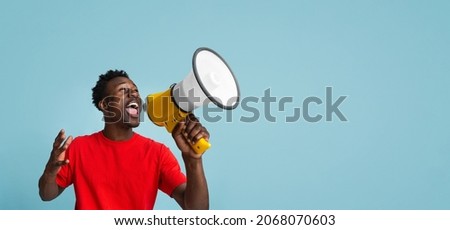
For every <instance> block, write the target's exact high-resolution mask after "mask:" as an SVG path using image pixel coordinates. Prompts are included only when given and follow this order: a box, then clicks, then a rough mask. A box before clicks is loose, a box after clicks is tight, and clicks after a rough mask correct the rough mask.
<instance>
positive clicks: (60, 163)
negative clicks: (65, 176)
mask: <svg viewBox="0 0 450 230" xmlns="http://www.w3.org/2000/svg"><path fill="white" fill-rule="evenodd" d="M66 164H69V159H65V160H62V161H57V162H56V163H55V165H56V166H58V167H60V166H63V165H66Z"/></svg>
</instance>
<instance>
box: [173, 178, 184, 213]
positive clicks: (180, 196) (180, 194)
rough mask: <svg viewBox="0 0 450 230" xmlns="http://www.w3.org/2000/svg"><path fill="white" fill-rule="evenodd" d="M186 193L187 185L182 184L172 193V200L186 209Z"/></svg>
mask: <svg viewBox="0 0 450 230" xmlns="http://www.w3.org/2000/svg"><path fill="white" fill-rule="evenodd" d="M185 191H186V183H183V184H180V185H179V186H178V187H176V188H175V189H174V190H173V192H172V198H173V199H175V201H176V202H177V203H178V205H180V207H181V208H182V209H184V192H185Z"/></svg>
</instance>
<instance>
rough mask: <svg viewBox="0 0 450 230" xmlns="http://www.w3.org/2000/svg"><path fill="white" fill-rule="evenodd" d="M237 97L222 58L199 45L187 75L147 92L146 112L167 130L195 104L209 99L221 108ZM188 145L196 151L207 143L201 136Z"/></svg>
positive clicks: (233, 103) (230, 105) (235, 101)
mask: <svg viewBox="0 0 450 230" xmlns="http://www.w3.org/2000/svg"><path fill="white" fill-rule="evenodd" d="M239 97H240V92H239V86H238V83H237V81H236V79H235V77H234V75H233V73H232V71H231V69H230V68H229V67H228V65H227V63H226V62H225V60H223V59H222V57H221V56H220V55H219V54H217V53H216V52H215V51H213V50H211V49H209V48H204V47H202V48H199V49H197V50H196V51H195V53H194V56H193V58H192V70H191V71H190V73H189V74H188V75H187V77H185V78H184V79H183V80H182V81H181V82H179V83H177V84H173V85H172V86H171V87H170V88H169V89H168V90H166V91H164V92H159V93H155V94H150V95H148V96H147V103H146V106H147V115H148V117H149V118H150V120H151V121H152V122H153V123H154V124H156V125H158V126H165V127H166V129H167V131H168V132H170V133H171V132H172V130H173V128H174V127H175V125H176V124H177V123H178V122H180V121H183V120H184V119H185V118H186V117H187V116H188V115H189V113H191V112H192V111H193V110H195V109H196V108H199V107H201V106H205V105H207V104H208V103H211V102H212V103H214V104H215V105H217V106H218V107H220V108H223V109H227V110H230V109H234V108H236V107H237V105H238V104H239ZM191 146H192V148H193V149H194V151H195V152H196V153H197V154H203V153H204V152H205V151H206V150H207V149H208V148H209V147H210V146H211V144H210V143H209V142H207V141H206V140H205V139H203V138H202V139H200V140H199V141H197V143H194V144H192V145H191Z"/></svg>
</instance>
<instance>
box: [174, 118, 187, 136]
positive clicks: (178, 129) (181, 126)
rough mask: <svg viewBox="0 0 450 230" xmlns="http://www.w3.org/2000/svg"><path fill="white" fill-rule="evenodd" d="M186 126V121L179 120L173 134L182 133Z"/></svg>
mask: <svg viewBox="0 0 450 230" xmlns="http://www.w3.org/2000/svg"><path fill="white" fill-rule="evenodd" d="M185 128H186V123H185V122H184V121H181V122H178V124H177V125H175V127H174V128H173V130H172V136H178V135H180V134H181V133H182V132H183V131H184V129H185Z"/></svg>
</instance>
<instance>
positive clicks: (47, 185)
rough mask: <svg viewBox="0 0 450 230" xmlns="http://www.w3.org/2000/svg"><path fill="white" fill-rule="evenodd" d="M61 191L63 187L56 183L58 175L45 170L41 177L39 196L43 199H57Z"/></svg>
mask: <svg viewBox="0 0 450 230" xmlns="http://www.w3.org/2000/svg"><path fill="white" fill-rule="evenodd" d="M60 193H61V188H60V187H59V186H58V184H57V183H56V175H53V174H50V173H47V172H44V173H43V174H42V176H41V178H39V196H40V197H41V199H42V200H43V201H50V200H53V199H55V198H56V197H57V196H58V195H59V194H60Z"/></svg>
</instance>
